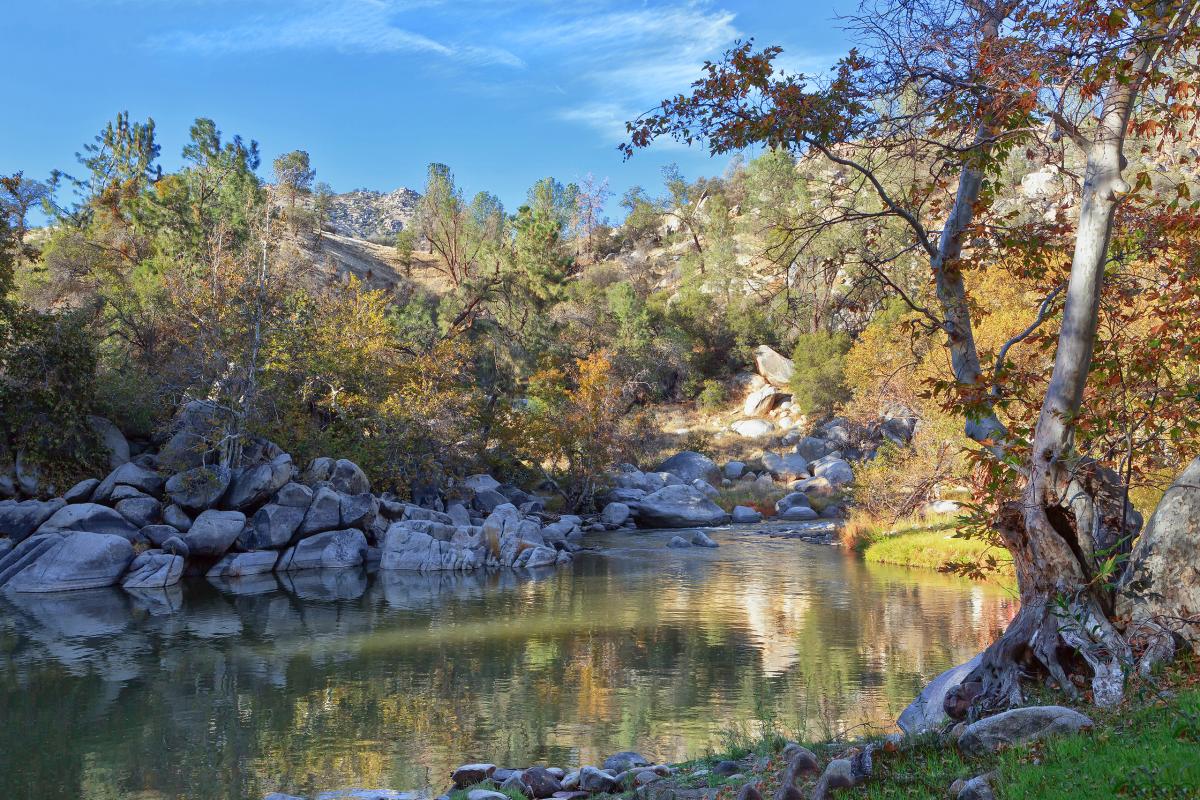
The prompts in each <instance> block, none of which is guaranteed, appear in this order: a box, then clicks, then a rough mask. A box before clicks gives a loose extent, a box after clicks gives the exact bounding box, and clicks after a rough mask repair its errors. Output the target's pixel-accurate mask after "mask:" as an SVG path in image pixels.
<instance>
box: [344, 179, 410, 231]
mask: <svg viewBox="0 0 1200 800" xmlns="http://www.w3.org/2000/svg"><path fill="white" fill-rule="evenodd" d="M420 199H421V195H419V194H417V193H416V192H414V191H413V190H412V189H406V188H404V187H401V188H399V189H397V190H395V191H394V192H388V193H386V194H385V193H383V192H376V191H373V190H371V189H355V190H354V191H352V192H346V193H345V194H336V195H334V196H333V197H332V198H331V199H330V204H329V223H328V224H329V225H330V226H332V228H333V229H334V231H335V232H337V233H339V234H341V235H343V236H352V237H354V238H356V239H381V238H382V239H392V238H393V237H395V235H396V234H397V233H398V232H399V231H400V230H402V229H403V228H404V227H405V226H406V225H408V224H409V222H410V221H411V220H412V218H413V215H414V214H415V213H416V208H417V201H418V200H420Z"/></svg>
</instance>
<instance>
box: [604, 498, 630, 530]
mask: <svg viewBox="0 0 1200 800" xmlns="http://www.w3.org/2000/svg"><path fill="white" fill-rule="evenodd" d="M631 513H632V512H631V511H630V509H629V506H627V505H625V504H624V503H609V504H608V505H606V506H605V507H604V510H603V511H601V512H600V521H601V522H603V523H604V524H605V525H606V526H611V527H613V528H619V527H621V526H622V525H624V524H625V521H626V520H628V519H629V517H630V514H631Z"/></svg>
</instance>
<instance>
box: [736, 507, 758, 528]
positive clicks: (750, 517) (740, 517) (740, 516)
mask: <svg viewBox="0 0 1200 800" xmlns="http://www.w3.org/2000/svg"><path fill="white" fill-rule="evenodd" d="M730 518H731V520H732V521H733V522H735V523H737V524H739V525H747V524H750V523H754V522H762V518H763V517H762V514H760V513H759V512H758V511H755V510H754V509H753V508H750V507H749V506H734V507H733V511H732V512H731V513H730Z"/></svg>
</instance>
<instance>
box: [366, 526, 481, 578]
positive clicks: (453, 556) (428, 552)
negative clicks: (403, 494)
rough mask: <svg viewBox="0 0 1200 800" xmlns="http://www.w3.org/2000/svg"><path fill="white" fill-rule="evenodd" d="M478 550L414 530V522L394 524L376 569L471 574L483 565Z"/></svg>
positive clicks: (465, 543)
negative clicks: (448, 571) (458, 571)
mask: <svg viewBox="0 0 1200 800" xmlns="http://www.w3.org/2000/svg"><path fill="white" fill-rule="evenodd" d="M481 543H482V542H481ZM481 543H480V544H481ZM478 550H479V547H478V546H477V545H475V544H474V543H473V542H471V541H463V540H461V539H460V541H443V540H441V539H435V538H434V537H433V536H431V535H430V534H428V533H425V532H424V531H421V530H417V529H416V528H415V527H414V523H413V522H410V521H401V522H394V523H392V525H391V526H390V527H389V528H388V530H387V534H386V535H385V536H384V539H383V557H382V559H381V560H380V562H379V568H380V569H383V570H404V571H409V572H440V571H446V570H473V569H476V568H478V567H480V566H482V563H483V561H482V558H481V557H480V553H479V552H478Z"/></svg>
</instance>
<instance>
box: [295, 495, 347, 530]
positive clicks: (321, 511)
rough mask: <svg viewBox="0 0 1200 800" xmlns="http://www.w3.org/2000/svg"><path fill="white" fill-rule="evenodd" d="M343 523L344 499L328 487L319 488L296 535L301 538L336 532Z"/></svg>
mask: <svg viewBox="0 0 1200 800" xmlns="http://www.w3.org/2000/svg"><path fill="white" fill-rule="evenodd" d="M341 523H342V498H341V496H340V495H339V494H338V493H337V492H336V491H334V490H333V489H331V488H330V487H328V486H318V487H317V489H316V491H314V492H313V499H312V504H311V505H309V507H308V509H307V510H306V512H305V514H304V521H303V522H301V523H300V527H299V529H298V530H297V531H296V535H297V536H299V537H300V538H302V539H303V538H304V537H306V536H312V535H313V534H314V533H323V532H324V531H332V530H335V529H336V528H337V527H338V526H339V525H341Z"/></svg>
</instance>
